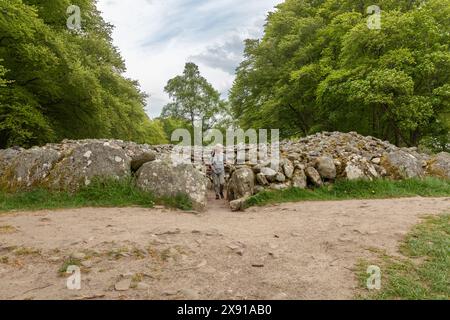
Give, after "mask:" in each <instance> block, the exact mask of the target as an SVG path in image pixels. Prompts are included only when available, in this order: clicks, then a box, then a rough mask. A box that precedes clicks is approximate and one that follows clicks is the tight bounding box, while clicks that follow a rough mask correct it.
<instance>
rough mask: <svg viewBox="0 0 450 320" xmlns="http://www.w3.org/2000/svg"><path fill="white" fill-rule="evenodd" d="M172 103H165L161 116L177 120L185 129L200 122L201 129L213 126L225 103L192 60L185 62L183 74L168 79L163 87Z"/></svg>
mask: <svg viewBox="0 0 450 320" xmlns="http://www.w3.org/2000/svg"><path fill="white" fill-rule="evenodd" d="M165 91H166V92H167V93H168V94H169V97H170V98H171V99H172V102H170V103H169V104H167V105H166V106H165V107H164V109H163V111H162V113H161V117H162V118H163V119H168V118H172V119H174V120H175V121H174V120H172V121H171V122H170V123H172V124H175V123H177V122H178V124H180V121H181V122H183V123H185V126H184V127H186V128H193V127H194V126H198V125H199V124H200V123H201V125H202V129H203V131H207V130H208V129H212V128H213V127H214V125H216V124H217V123H218V122H219V121H220V119H221V117H223V112H224V111H225V110H226V104H225V102H224V101H222V100H221V99H220V93H219V92H218V91H217V90H216V89H214V88H213V86H212V85H211V84H210V83H209V82H208V81H207V80H206V79H205V78H204V77H202V75H201V74H200V70H199V68H198V66H197V65H196V64H195V63H192V62H188V63H186V65H185V68H184V71H183V74H182V75H179V76H176V77H175V78H173V79H170V80H169V82H168V83H167V85H166V87H165Z"/></svg>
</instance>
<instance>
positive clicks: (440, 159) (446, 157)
mask: <svg viewBox="0 0 450 320" xmlns="http://www.w3.org/2000/svg"><path fill="white" fill-rule="evenodd" d="M426 172H427V174H428V175H430V176H434V177H439V178H444V179H450V153H447V152H441V153H439V154H438V155H436V156H435V157H434V158H432V159H431V160H430V161H429V162H428V165H427V169H426Z"/></svg>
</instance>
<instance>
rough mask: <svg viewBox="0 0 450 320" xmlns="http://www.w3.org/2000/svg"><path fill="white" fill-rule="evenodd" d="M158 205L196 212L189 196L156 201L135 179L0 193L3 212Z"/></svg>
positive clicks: (0, 205) (0, 204) (0, 207)
mask: <svg viewBox="0 0 450 320" xmlns="http://www.w3.org/2000/svg"><path fill="white" fill-rule="evenodd" d="M155 204H162V205H166V206H168V207H174V208H179V209H182V210H192V202H191V200H190V199H189V197H188V196H187V195H182V194H180V195H177V196H176V197H170V198H169V197H167V198H155V197H154V196H153V195H152V194H151V193H148V192H143V191H141V190H139V189H138V188H136V187H135V185H134V183H133V180H132V179H122V180H103V181H102V180H97V181H93V182H92V183H91V185H89V186H87V187H83V188H81V189H80V190H79V191H78V192H76V193H74V194H71V193H68V192H54V191H53V192H52V191H49V190H46V189H36V190H33V191H28V192H18V193H5V192H1V191H0V212H2V211H3V212H4V211H11V210H42V209H65V208H81V207H127V206H140V207H147V208H151V207H153V206H154V205H155Z"/></svg>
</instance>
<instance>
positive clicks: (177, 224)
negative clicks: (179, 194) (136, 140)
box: [0, 198, 450, 299]
mask: <svg viewBox="0 0 450 320" xmlns="http://www.w3.org/2000/svg"><path fill="white" fill-rule="evenodd" d="M446 210H447V211H448V210H450V198H438V199H433V198H427V199H424V198H411V199H400V200H374V201H339V202H302V203H296V204H283V205H276V206H270V207H264V208H252V209H250V210H248V211H247V212H245V213H232V212H230V211H229V210H228V207H227V205H226V203H225V202H222V201H216V200H213V199H211V200H210V208H209V210H208V211H207V212H205V213H202V214H192V213H184V212H178V211H170V210H167V209H164V208H156V209H142V208H121V209H92V208H86V209H76V210H61V211H40V212H17V213H10V214H2V215H0V298H1V299H197V298H199V299H351V298H352V297H353V296H354V294H355V289H356V287H357V282H356V279H355V275H354V272H353V271H352V268H354V266H355V264H356V263H357V261H358V259H360V258H369V257H370V256H371V255H372V254H373V253H371V251H370V250H368V249H370V248H378V249H384V250H386V251H387V252H388V253H389V254H398V251H397V248H398V244H399V241H400V240H401V239H402V238H403V237H404V236H405V234H406V233H407V232H408V230H410V228H411V227H412V226H413V225H414V224H416V223H418V222H420V219H421V217H423V216H424V215H430V214H438V213H441V212H444V211H446ZM71 255H75V256H78V257H81V258H82V259H81V260H82V261H83V266H82V267H81V279H82V282H81V286H82V288H81V290H69V289H67V287H66V281H67V277H69V275H67V274H61V273H59V272H58V270H59V269H60V268H61V266H62V265H63V263H64V261H65V260H66V259H67V258H68V257H70V256H71ZM128 287H129V288H128ZM117 289H122V290H123V291H119V290H117Z"/></svg>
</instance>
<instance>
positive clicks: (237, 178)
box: [228, 168, 255, 200]
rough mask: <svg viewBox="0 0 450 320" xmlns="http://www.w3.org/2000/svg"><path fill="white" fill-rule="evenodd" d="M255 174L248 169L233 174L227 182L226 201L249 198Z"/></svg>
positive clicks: (253, 185)
mask: <svg viewBox="0 0 450 320" xmlns="http://www.w3.org/2000/svg"><path fill="white" fill-rule="evenodd" d="M254 188H255V174H254V173H253V170H252V169H250V168H241V169H238V170H236V171H234V172H233V174H232V175H231V178H230V181H229V182H228V200H235V199H240V198H245V197H250V196H252V195H253V194H254Z"/></svg>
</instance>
